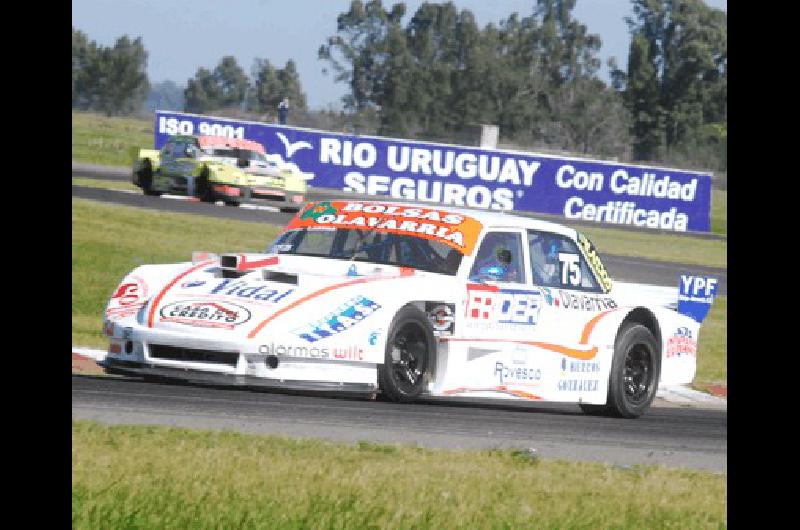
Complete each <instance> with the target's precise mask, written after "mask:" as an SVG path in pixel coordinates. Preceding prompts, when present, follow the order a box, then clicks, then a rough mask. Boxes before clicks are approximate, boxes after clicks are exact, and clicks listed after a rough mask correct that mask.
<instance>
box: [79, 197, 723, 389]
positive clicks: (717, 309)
mask: <svg viewBox="0 0 800 530" xmlns="http://www.w3.org/2000/svg"><path fill="white" fill-rule="evenodd" d="M279 230H280V229H279V227H277V226H275V225H270V224H266V223H251V222H244V221H231V220H226V219H215V218H210V217H204V216H200V215H188V214H178V213H167V212H164V213H161V212H153V211H150V210H144V209H141V208H134V207H130V206H118V205H108V204H102V203H98V202H94V201H89V200H83V199H73V201H72V344H74V345H76V346H88V347H94V348H105V347H106V346H107V341H106V339H105V336H104V335H103V334H102V332H101V326H102V314H103V309H104V308H105V305H106V302H107V301H108V297H109V296H111V293H112V292H113V290H114V288H115V287H116V286H117V284H118V283H119V281H120V280H121V279H122V278H123V276H125V274H127V273H128V272H130V270H131V269H133V268H134V267H136V266H138V265H141V264H145V263H171V262H178V261H188V260H189V259H191V253H192V251H193V250H208V251H211V252H261V251H263V249H264V248H265V247H266V246H267V244H269V243H270V242H271V241H272V240H273V239H274V238H275V237H276V236H277V234H278V232H279ZM727 317H728V311H727V297H724V296H720V297H718V299H717V301H716V302H715V303H714V305H713V306H712V309H711V312H710V313H709V316H708V318H707V319H706V321H705V323H704V324H703V327H702V328H701V332H700V344H699V347H698V354H697V359H698V365H697V376H696V378H695V380H696V381H697V382H698V383H702V384H708V383H720V382H723V381H724V380H725V379H726V378H727V346H728V343H727V329H728V323H727Z"/></svg>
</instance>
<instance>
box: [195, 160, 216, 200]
mask: <svg viewBox="0 0 800 530" xmlns="http://www.w3.org/2000/svg"><path fill="white" fill-rule="evenodd" d="M194 193H195V195H196V196H197V198H199V199H200V200H201V201H203V202H214V194H213V193H212V192H211V186H210V185H209V184H208V167H207V166H205V167H203V171H202V172H201V173H200V176H199V177H197V178H196V179H195V181H194Z"/></svg>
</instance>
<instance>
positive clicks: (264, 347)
mask: <svg viewBox="0 0 800 530" xmlns="http://www.w3.org/2000/svg"><path fill="white" fill-rule="evenodd" d="M258 352H259V353H260V354H262V355H275V356H276V357H304V358H307V359H326V360H338V361H363V360H364V349H363V348H361V347H360V346H355V345H353V346H346V347H327V346H323V347H317V346H296V345H285V344H275V343H270V344H261V345H260V346H259V347H258Z"/></svg>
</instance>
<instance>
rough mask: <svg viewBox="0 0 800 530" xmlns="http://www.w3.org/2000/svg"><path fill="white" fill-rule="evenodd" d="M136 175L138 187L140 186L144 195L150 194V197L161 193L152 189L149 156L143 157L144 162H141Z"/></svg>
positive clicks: (151, 168) (151, 170)
mask: <svg viewBox="0 0 800 530" xmlns="http://www.w3.org/2000/svg"><path fill="white" fill-rule="evenodd" d="M138 177H139V187H140V188H142V191H143V192H144V194H145V195H150V196H151V197H158V196H159V195H161V192H159V191H155V190H153V166H152V164H151V163H150V159H149V158H145V159H144V162H142V169H140V170H139V172H138Z"/></svg>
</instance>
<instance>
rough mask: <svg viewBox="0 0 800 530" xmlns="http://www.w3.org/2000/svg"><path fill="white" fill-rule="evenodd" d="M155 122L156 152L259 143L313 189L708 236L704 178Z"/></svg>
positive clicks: (199, 121) (252, 128)
mask: <svg viewBox="0 0 800 530" xmlns="http://www.w3.org/2000/svg"><path fill="white" fill-rule="evenodd" d="M155 120H156V121H155V148H156V149H160V148H161V147H162V146H163V145H164V143H165V142H166V141H167V139H168V138H169V137H170V136H173V135H176V134H187V135H211V136H227V137H231V138H243V139H247V140H255V141H257V142H259V143H261V144H263V145H264V148H265V149H266V151H267V153H268V154H277V155H280V156H281V157H282V159H283V160H284V161H285V162H290V163H293V164H296V165H297V167H298V168H299V169H300V170H301V171H302V172H304V173H308V174H311V175H313V177H312V178H311V180H310V181H309V184H310V185H311V186H312V187H316V188H334V189H337V190H344V191H354V192H356V193H365V194H368V195H381V196H389V197H393V198H402V199H409V200H415V201H420V202H435V203H439V204H442V205H450V206H470V207H475V208H486V209H492V210H516V211H526V212H536V213H545V214H552V215H561V216H564V217H566V218H567V219H574V220H583V221H595V222H600V223H610V224H622V225H631V226H637V227H646V228H654V229H662V230H673V231H677V232H684V231H687V230H689V231H697V232H708V231H710V229H711V219H710V212H711V175H709V174H707V173H698V172H692V171H682V170H676V169H664V168H654V167H645V166H637V165H631V164H622V163H617V162H606V161H599V160H586V159H581V158H570V157H558V156H550V155H538V154H532V153H522V152H514V151H505V150H497V149H483V148H478V147H465V146H457V145H447V144H436V143H430V142H418V141H411V140H402V139H395V138H381V137H374V136H356V135H348V134H341V133H334V132H326V131H317V130H313V129H302V128H297V127H288V126H283V125H272V124H266V123H256V122H248V121H242V120H234V119H228V118H217V117H211V116H200V115H195V114H186V113H182V112H171V111H170V112H167V111H156V116H155Z"/></svg>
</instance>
